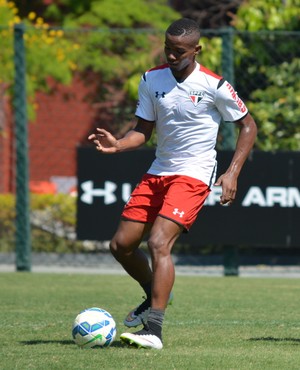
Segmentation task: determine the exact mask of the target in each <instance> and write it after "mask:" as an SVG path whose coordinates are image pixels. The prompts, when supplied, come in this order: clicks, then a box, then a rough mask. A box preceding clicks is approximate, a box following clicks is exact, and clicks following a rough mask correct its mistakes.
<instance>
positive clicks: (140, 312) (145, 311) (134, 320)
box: [124, 292, 174, 328]
mask: <svg viewBox="0 0 300 370" xmlns="http://www.w3.org/2000/svg"><path fill="white" fill-rule="evenodd" d="M173 298H174V295H173V293H172V292H171V293H170V296H169V300H168V305H171V304H172V303H173ZM150 307H151V302H150V300H149V299H145V300H144V302H143V303H141V304H140V305H139V306H137V307H135V308H134V309H133V310H132V311H130V312H129V314H128V315H127V317H126V318H125V320H124V325H126V326H128V327H129V328H135V327H137V326H139V325H142V320H143V321H144V322H146V321H147V318H148V315H149V312H150Z"/></svg>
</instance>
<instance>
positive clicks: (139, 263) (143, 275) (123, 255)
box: [110, 220, 152, 285]
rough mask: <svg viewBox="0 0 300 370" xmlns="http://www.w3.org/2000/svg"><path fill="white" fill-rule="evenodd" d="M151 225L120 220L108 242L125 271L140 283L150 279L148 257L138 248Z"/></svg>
mask: <svg viewBox="0 0 300 370" xmlns="http://www.w3.org/2000/svg"><path fill="white" fill-rule="evenodd" d="M151 226H152V225H149V224H146V223H142V222H133V221H128V220H126V221H125V220H122V221H121V222H120V224H119V227H118V229H117V232H116V233H115V235H114V237H113V238H112V240H111V243H110V250H111V253H112V254H113V256H114V257H115V259H116V260H117V261H118V262H119V263H120V264H121V265H122V266H123V268H124V269H125V271H126V272H127V273H128V274H129V275H130V276H131V277H132V278H133V279H135V280H137V281H138V282H139V283H140V284H141V285H143V284H147V283H148V282H149V281H151V280H152V271H151V268H150V266H149V263H148V258H147V256H146V255H145V253H143V251H141V250H140V249H138V247H139V245H140V243H141V241H142V240H143V237H144V235H145V234H147V233H148V232H149V230H150V228H151Z"/></svg>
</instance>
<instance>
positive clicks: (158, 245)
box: [148, 236, 170, 256]
mask: <svg viewBox="0 0 300 370" xmlns="http://www.w3.org/2000/svg"><path fill="white" fill-rule="evenodd" d="M148 248H149V251H150V253H151V255H152V256H159V255H163V256H165V255H167V254H169V253H170V251H169V247H168V245H167V243H165V241H164V240H163V239H161V238H157V237H155V236H151V237H150V238H149V240H148Z"/></svg>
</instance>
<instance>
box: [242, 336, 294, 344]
mask: <svg viewBox="0 0 300 370" xmlns="http://www.w3.org/2000/svg"><path fill="white" fill-rule="evenodd" d="M248 340H249V341H252V342H284V343H287V342H291V343H292V344H300V338H275V337H260V338H249V339H248Z"/></svg>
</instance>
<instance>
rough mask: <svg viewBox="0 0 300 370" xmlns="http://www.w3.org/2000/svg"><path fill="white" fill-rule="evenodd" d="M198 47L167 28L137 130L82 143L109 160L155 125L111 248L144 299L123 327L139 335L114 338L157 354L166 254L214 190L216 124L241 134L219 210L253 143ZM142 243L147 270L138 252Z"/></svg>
mask: <svg viewBox="0 0 300 370" xmlns="http://www.w3.org/2000/svg"><path fill="white" fill-rule="evenodd" d="M199 39H200V31H199V27H198V25H197V23H195V22H194V21H192V20H190V19H185V18H183V19H180V20H178V21H175V22H174V23H172V24H171V25H170V26H169V28H168V29H167V31H166V34H165V55H166V61H167V63H166V64H165V65H162V66H159V67H156V68H153V69H150V70H149V71H147V72H146V73H144V75H143V76H142V78H141V82H140V85H139V102H138V106H137V109H136V117H137V124H136V127H135V128H134V129H133V130H131V131H129V132H128V133H127V134H126V135H125V136H124V137H123V138H122V139H119V140H117V139H116V138H115V137H114V136H112V135H111V134H110V133H109V132H108V131H106V130H104V129H101V128H97V133H95V134H92V135H90V136H89V140H91V141H93V142H94V144H95V146H96V149H97V150H98V151H99V152H101V153H106V154H110V153H116V152H122V151H126V150H132V149H136V148H138V147H140V146H141V145H143V144H144V143H145V142H146V141H147V140H149V138H150V137H151V133H152V130H153V127H154V125H156V130H157V150H156V159H155V160H154V162H153V163H152V165H151V167H150V169H149V170H148V171H147V174H145V175H144V176H143V178H142V180H141V182H140V184H139V185H138V186H137V187H136V189H135V190H134V191H133V193H132V195H131V198H130V200H129V201H128V203H127V204H126V206H125V208H124V210H123V213H122V219H121V221H120V224H119V227H118V229H117V232H116V234H115V235H114V237H113V238H112V240H111V245H110V248H111V252H112V254H113V255H114V257H115V258H116V259H117V260H118V261H119V262H120V263H121V265H122V266H123V268H124V269H125V270H126V271H127V273H128V274H129V275H130V276H131V277H132V278H133V279H135V280H136V281H137V282H139V284H140V285H141V287H142V288H143V289H144V291H145V293H146V296H147V297H146V300H145V301H144V302H143V303H142V304H141V305H140V306H138V307H137V308H135V309H134V310H133V311H131V312H130V313H129V314H128V316H127V317H126V319H125V321H124V324H125V325H127V326H129V327H133V326H138V325H140V324H143V325H144V327H143V329H142V330H140V331H137V332H135V333H129V332H126V333H123V334H121V336H120V337H121V340H122V341H124V342H126V343H128V344H129V345H134V346H136V347H144V348H155V349H161V348H162V347H163V343H162V324H163V319H164V313H165V308H166V306H167V303H168V299H169V296H170V293H171V290H172V287H173V283H174V277H175V276H174V275H175V274H174V265H173V262H172V258H171V250H172V247H173V245H174V243H175V241H176V239H177V238H178V236H179V235H180V234H181V233H182V232H186V231H188V230H189V229H190V227H191V226H192V224H193V222H194V221H195V219H196V217H197V214H198V212H199V211H200V209H201V208H202V206H203V204H204V201H205V199H206V198H207V196H208V194H209V192H210V187H211V186H212V184H214V181H215V175H216V152H215V149H214V148H215V144H216V139H217V134H218V129H219V125H220V122H221V119H223V120H224V121H228V122H235V123H236V124H237V126H238V127H239V129H240V130H239V135H238V139H237V143H236V150H235V153H234V155H233V158H232V162H231V164H230V166H229V168H228V169H227V171H226V172H225V173H224V174H223V175H221V176H220V177H219V179H218V180H217V182H215V185H220V186H221V187H222V195H221V199H220V203H221V204H230V203H231V202H233V201H234V199H235V195H236V191H237V179H238V176H239V173H240V171H241V169H242V166H243V164H244V162H245V160H246V159H247V157H248V155H249V152H250V151H251V149H252V147H253V144H254V141H255V138H256V131H257V129H256V124H255V122H254V120H253V118H252V117H251V115H250V114H249V113H248V110H247V108H246V106H245V105H244V103H243V102H242V101H241V100H240V99H239V98H238V96H237V94H236V92H235V91H234V90H233V88H232V87H231V86H230V84H229V83H228V82H227V81H225V80H224V79H222V78H221V77H219V76H217V75H216V74H214V73H213V72H211V71H209V70H208V69H206V68H205V67H203V66H202V65H199V64H198V63H197V62H196V60H195V57H196V55H197V54H199V52H200V50H201V46H200V45H199ZM228 124H230V123H228ZM146 235H147V236H148V248H149V252H150V256H151V268H150V266H149V264H148V259H147V257H146V256H145V254H144V253H143V252H142V251H141V250H140V249H139V245H140V242H141V241H142V240H143V238H144V237H145V236H146Z"/></svg>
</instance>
